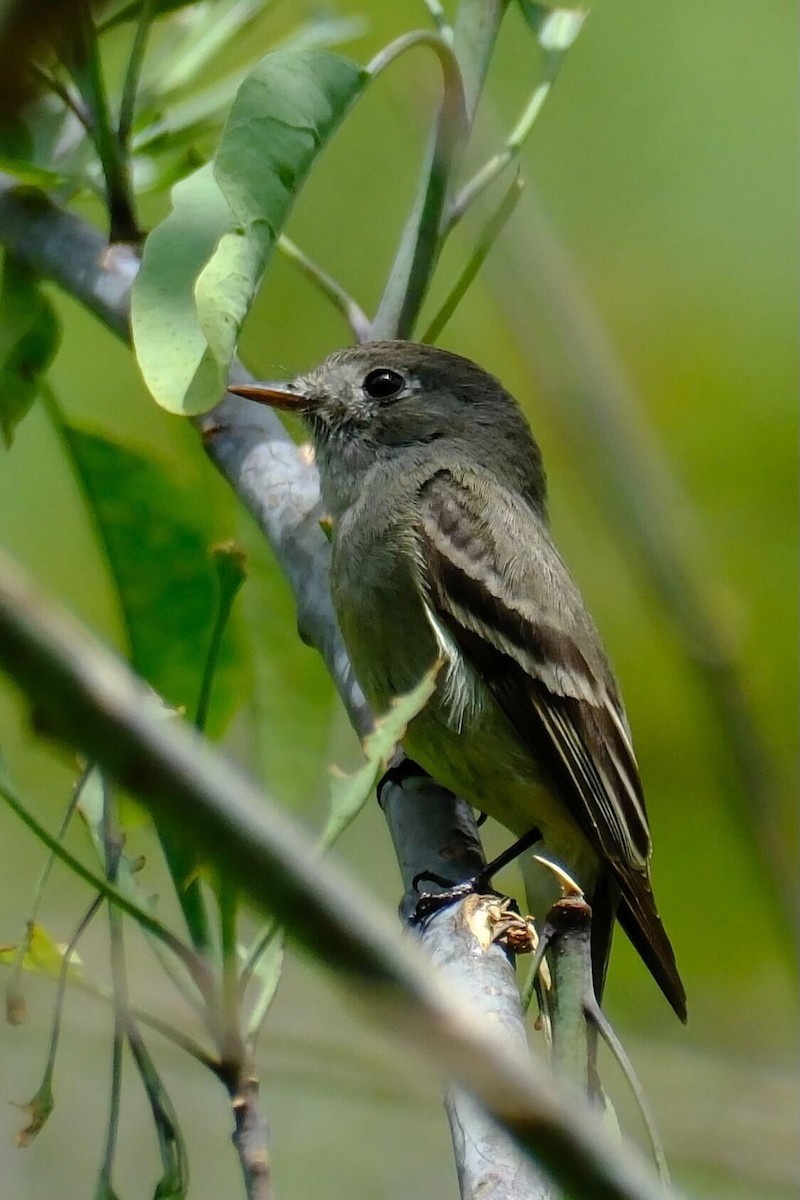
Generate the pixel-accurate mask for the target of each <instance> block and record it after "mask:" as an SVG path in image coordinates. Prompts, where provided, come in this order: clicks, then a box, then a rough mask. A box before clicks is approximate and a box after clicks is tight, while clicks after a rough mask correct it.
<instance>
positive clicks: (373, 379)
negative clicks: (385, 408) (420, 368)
mask: <svg viewBox="0 0 800 1200" xmlns="http://www.w3.org/2000/svg"><path fill="white" fill-rule="evenodd" d="M361 386H362V387H363V389H364V391H365V392H366V393H367V395H368V396H369V397H370V399H371V400H390V399H391V398H392V397H393V396H398V395H399V394H400V392H402V390H403V388H404V387H405V386H406V381H405V379H403V376H402V375H398V373H397V371H390V370H389V368H388V367H377V368H376V369H375V370H374V371H370V373H369V374H368V375H367V376H365V378H364V382H363V384H362V385H361Z"/></svg>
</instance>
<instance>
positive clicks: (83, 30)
mask: <svg viewBox="0 0 800 1200" xmlns="http://www.w3.org/2000/svg"><path fill="white" fill-rule="evenodd" d="M76 47H77V48H76V55H75V61H74V62H70V63H69V64H68V66H69V69H70V72H71V74H72V77H73V79H74V81H75V84H76V86H77V88H78V90H79V92H80V94H81V97H82V99H83V102H84V104H85V105H86V108H87V110H88V112H89V113H90V115H91V130H90V132H91V136H92V139H93V141H94V144H95V147H96V149H97V154H98V157H99V159H100V165H101V167H102V169H103V176H104V178H105V182H106V198H107V204H108V214H109V218H110V230H109V240H110V241H112V242H138V241H139V240H140V238H141V232H140V230H139V227H138V223H137V220H136V207H135V204H134V200H133V189H132V186H131V178H130V170H129V165H128V159H127V153H126V150H125V148H124V146H123V144H122V142H121V141H120V138H119V135H118V133H117V130H116V129H115V128H114V123H113V121H112V117H111V109H110V106H109V103H108V93H107V90H106V83H105V79H104V78H103V64H102V61H101V58H100V47H99V45H98V34H97V29H96V27H95V24H94V19H93V17H92V14H91V12H90V10H89V9H88V8H87V9H82V10H81V14H80V19H79V22H78V28H77V29H76Z"/></svg>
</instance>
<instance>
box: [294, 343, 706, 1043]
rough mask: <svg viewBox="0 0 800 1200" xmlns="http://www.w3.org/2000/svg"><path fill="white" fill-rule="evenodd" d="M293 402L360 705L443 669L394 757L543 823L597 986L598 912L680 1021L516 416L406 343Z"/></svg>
mask: <svg viewBox="0 0 800 1200" xmlns="http://www.w3.org/2000/svg"><path fill="white" fill-rule="evenodd" d="M293 388H294V390H295V391H296V392H297V393H298V395H299V396H301V397H302V401H301V409H302V411H303V413H304V416H305V417H306V419H307V421H308V422H309V425H310V427H311V430H312V433H313V437H314V443H315V446H316V453H317V461H318V464H319V470H320V477H321V483H322V495H323V501H324V503H325V506H326V508H327V510H328V512H329V513H330V515H331V517H332V519H333V529H334V536H333V562H332V573H331V586H332V593H333V599H334V603H335V606H336V610H337V615H338V618H339V622H340V625H341V630H342V634H343V636H344V639H345V643H346V645H347V648H348V652H349V654H350V656H351V659H352V662H353V666H354V669H355V672H356V675H357V677H358V679H359V681H360V682H361V685H362V687H363V688H364V691H365V693H366V695H367V696H368V698H369V700H370V702H371V703H372V704H373V705H374V707H375V708H376V710H378V711H381V710H384V709H386V708H387V707H388V704H389V702H390V700H391V698H392V696H394V695H397V694H398V693H401V692H404V691H407V690H409V689H410V688H412V687H413V686H414V685H415V684H416V683H417V682H418V681H419V679H420V677H421V675H422V674H423V672H424V671H425V670H426V669H427V668H428V667H430V665H431V663H432V662H433V661H434V660H435V659H436V658H437V656H440V657H442V659H443V661H444V665H443V668H442V670H441V672H440V674H439V677H438V680H437V688H436V692H435V694H434V696H433V698H432V700H431V701H430V702H429V704H428V705H427V706H426V708H425V709H424V710H423V712H422V713H420V715H419V716H418V717H417V718H415V720H414V721H413V722H412V724H411V726H410V727H409V730H408V734H407V737H406V740H405V743H404V745H405V748H406V750H407V752H408V753H409V754H410V755H411V757H412V758H414V759H415V760H416V761H418V762H419V763H420V764H421V765H422V766H424V767H425V768H426V769H427V770H428V771H429V772H430V773H431V774H432V775H433V776H434V777H435V778H436V779H437V780H438V781H439V782H441V783H443V784H445V785H446V786H448V787H450V788H452V789H453V791H455V792H457V793H458V794H460V795H461V796H463V797H464V798H465V799H467V800H468V801H469V802H470V803H472V804H474V805H475V806H476V807H478V808H480V809H482V810H484V811H486V812H488V813H490V814H491V815H492V816H494V817H496V818H497V819H498V820H500V821H501V822H502V823H503V824H504V825H506V826H507V827H508V828H509V829H511V830H512V831H513V832H514V833H516V834H517V835H520V834H522V833H525V832H526V831H527V830H528V829H530V828H531V827H532V826H533V825H537V826H539V828H540V829H541V830H542V833H543V835H544V842H545V847H546V852H548V853H550V854H552V855H553V856H554V857H556V858H558V859H559V860H560V861H561V862H563V864H564V865H565V866H566V868H567V869H568V870H569V872H570V873H571V874H572V875H573V876H574V877H575V878H576V879H577V881H578V883H580V885H581V886H582V887H583V889H584V891H585V892H586V894H587V896H588V898H589V899H590V902H593V903H596V904H597V906H598V912H597V917H598V919H597V920H596V922H595V932H594V934H593V937H594V943H595V944H594V945H593V959H594V963H595V983H596V987H597V988H598V990H602V984H603V976H604V972H605V964H606V961H607V957H608V951H609V946H610V936H611V928H612V924H613V922H612V921H611V920H610V918H609V917H606V919H601V914H600V911H599V909H600V908H601V907H604V908H605V909H607V910H608V911H609V912H610V911H612V910H613V907H615V906H617V905H618V912H617V915H618V917H619V920H620V921H621V923H622V924H623V926H624V928H625V930H626V932H627V933H628V935H629V936H630V937H631V940H632V941H633V943H634V945H635V946H636V948H637V950H638V951H639V953H640V954H641V955H642V957H643V959H644V961H645V962H646V964H647V966H648V967H649V969H650V970H651V972H652V973H653V975H654V977H655V979H656V980H657V982H658V983H659V985H660V986H661V988H662V989H663V991H664V993H665V994H666V996H667V998H668V999H669V1001H670V1003H671V1004H672V1006H673V1008H674V1009H675V1011H676V1012H677V1013H678V1015H679V1016H680V1017H681V1018H682V1019H685V1016H686V1002H685V993H684V989H683V985H682V983H681V980H680V976H679V974H678V971H677V967H676V965H675V959H674V955H673V952H672V947H671V945H670V943H669V940H668V938H667V935H666V933H665V931H664V928H663V926H662V923H661V920H660V918H659V916H658V913H657V910H656V906H655V902H654V899H653V894H652V890H651V886H650V875H649V860H650V851H651V847H650V835H649V829H648V822H647V814H646V810H645V804H644V798H643V795H642V789H641V783H640V779H639V772H638V768H637V765H636V760H635V757H634V753H633V749H632V745H631V739H630V732H629V729H628V723H627V719H626V716H625V712H624V709H623V706H622V701H621V699H620V695H619V690H618V687H617V684H616V681H615V679H614V676H613V674H612V671H611V669H610V667H609V664H608V661H607V658H606V655H605V652H604V650H603V647H602V643H601V641H600V638H599V635H598V633H597V630H596V628H595V625H594V623H593V621H592V619H591V617H590V616H589V614H588V612H587V611H586V608H585V606H584V603H583V600H582V598H581V596H580V593H579V591H578V589H577V587H576V586H575V584H574V582H573V580H572V578H571V576H570V575H569V572H568V571H567V568H566V567H565V565H564V563H563V561H562V559H561V557H560V555H559V553H558V551H557V549H556V548H555V546H554V545H553V542H552V539H551V537H550V533H549V530H548V525H547V514H546V484H545V476H544V470H543V467H542V461H541V455H540V452H539V448H538V446H537V445H536V443H535V441H534V439H533V436H532V434H531V432H530V429H529V427H528V425H527V422H526V421H525V419H524V417H523V415H522V413H521V412H520V410H519V408H518V406H517V404H516V402H515V401H514V399H513V398H512V397H511V396H510V395H509V394H508V393H507V392H506V391H505V390H504V388H503V387H502V385H501V384H500V383H499V382H498V380H496V379H495V378H493V377H492V376H490V375H489V374H487V373H486V372H485V371H483V370H482V369H481V368H480V367H478V366H476V365H475V364H474V363H472V362H470V361H469V360H467V359H464V358H461V357H459V356H457V355H454V354H449V353H447V352H445V351H443V350H438V349H434V348H433V347H430V346H421V345H415V344H413V343H407V342H376V343H371V344H368V345H366V346H362V347H356V348H352V349H347V350H342V351H339V352H338V353H336V354H333V355H331V357H330V358H328V359H327V360H326V361H325V362H324V363H323V364H322V365H321V366H319V367H318V368H316V369H315V370H313V371H311V372H310V373H309V374H307V375H304V376H301V377H299V378H298V379H297V380H296V381H295V383H294V385H293ZM393 389H394V390H393ZM548 874H549V873H547V872H545V871H544V869H541V872H540V880H541V881H543V882H545V883H546V880H545V876H546V875H548ZM546 893H547V889H546V887H544V888H543V890H542V891H541V897H542V899H541V902H542V903H545V902H546ZM538 915H539V916H542V915H543V912H542V911H539V912H538Z"/></svg>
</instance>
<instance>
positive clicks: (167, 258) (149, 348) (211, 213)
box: [131, 163, 233, 413]
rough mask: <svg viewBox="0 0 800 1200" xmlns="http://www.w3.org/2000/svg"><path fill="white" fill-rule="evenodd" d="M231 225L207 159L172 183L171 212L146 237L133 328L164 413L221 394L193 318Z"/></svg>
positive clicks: (204, 403)
mask: <svg viewBox="0 0 800 1200" xmlns="http://www.w3.org/2000/svg"><path fill="white" fill-rule="evenodd" d="M232 224H233V217H232V215H231V211H230V209H229V207H228V205H227V204H226V202H225V199H224V197H223V195H222V193H221V192H220V190H219V188H218V186H217V182H216V180H215V179H214V170H213V166H212V164H211V163H206V165H205V166H202V167H201V168H200V169H199V171H195V172H194V173H193V174H192V175H189V176H188V178H186V179H183V180H181V182H180V183H178V184H176V186H175V187H174V188H173V189H172V212H171V213H170V215H169V216H168V217H167V218H166V220H165V221H162V222H161V224H160V225H157V226H156V228H155V229H154V230H153V232H152V233H151V234H150V236H149V237H148V239H147V241H146V242H145V246H144V253H143V255H142V265H141V267H140V269H139V273H138V275H137V277H136V282H135V283H134V286H133V292H132V295H131V332H132V335H133V344H134V348H135V350H136V357H137V359H138V361H139V367H140V369H141V372H142V375H143V376H144V381H145V383H146V384H147V386H148V388H149V389H150V391H151V392H152V394H153V396H154V397H155V399H156V400H157V401H158V403H159V404H160V405H161V407H162V408H165V409H167V411H168V412H177V413H180V412H182V413H192V412H202V411H203V409H204V408H209V407H211V406H212V405H213V404H215V403H216V401H217V400H218V399H219V396H220V391H221V388H220V379H219V371H218V369H217V366H216V363H215V362H214V359H213V357H212V355H211V353H210V352H209V349H208V344H207V342H206V339H205V337H204V336H203V332H202V330H201V328H200V324H199V322H198V319H197V309H196V307H195V300H194V285H195V280H196V279H197V277H198V275H199V274H200V272H201V271H202V269H203V267H204V266H205V264H206V263H207V262H208V260H209V258H210V257H211V255H212V254H213V253H214V249H215V248H216V246H217V245H218V243H219V241H220V239H221V238H222V237H223V236H224V234H225V233H226V232H227V231H228V230H230V229H231V227H232Z"/></svg>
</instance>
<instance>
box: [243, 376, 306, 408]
mask: <svg viewBox="0 0 800 1200" xmlns="http://www.w3.org/2000/svg"><path fill="white" fill-rule="evenodd" d="M228 391H229V392H233V394H234V396H244V398H245V400H255V401H256V402H257V403H258V404H268V405H269V407H270V408H282V409H285V410H286V411H287V412H301V411H302V410H303V409H304V408H305V407H306V405H307V403H308V397H307V396H304V395H303V393H302V392H298V391H297V390H296V389H295V388H293V387H292V385H291V384H289V383H239V384H236V385H235V386H233V387H229V388H228Z"/></svg>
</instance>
